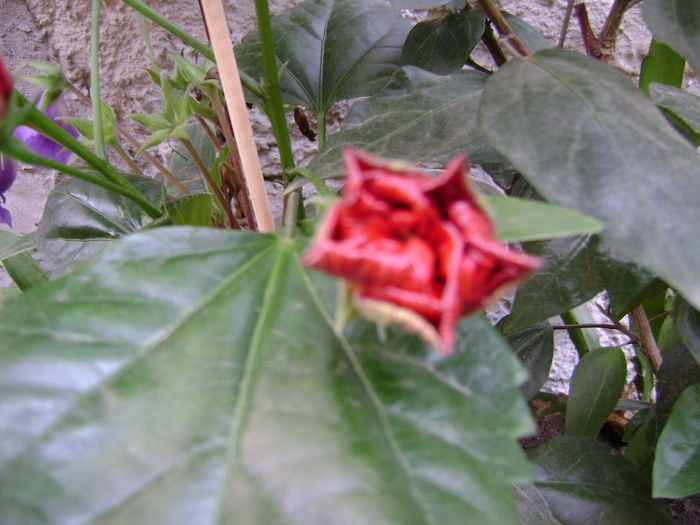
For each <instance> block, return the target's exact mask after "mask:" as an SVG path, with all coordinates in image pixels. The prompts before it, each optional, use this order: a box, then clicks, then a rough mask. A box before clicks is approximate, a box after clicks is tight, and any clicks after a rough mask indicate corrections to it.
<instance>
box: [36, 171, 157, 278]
mask: <svg viewBox="0 0 700 525" xmlns="http://www.w3.org/2000/svg"><path fill="white" fill-rule="evenodd" d="M127 179H128V180H129V181H130V182H131V183H132V184H133V185H134V187H135V188H136V189H137V190H139V191H140V192H141V193H143V194H144V195H145V196H146V198H148V199H149V200H150V201H151V202H153V203H154V204H155V205H156V206H160V205H161V203H162V200H163V197H164V195H163V185H162V184H161V183H160V182H158V181H156V180H155V179H150V178H146V177H138V176H135V175H134V176H127ZM143 219H144V217H143V215H142V211H141V208H139V207H138V206H137V205H136V204H134V203H133V202H131V201H130V200H129V199H127V198H125V197H122V196H121V195H117V194H115V193H112V192H110V191H108V190H105V189H104V188H101V187H99V186H95V185H94V184H91V183H89V182H85V181H83V180H81V179H69V180H67V181H65V182H62V183H61V184H59V185H58V186H56V188H54V190H53V191H52V192H51V193H50V194H49V198H48V200H47V201H46V207H45V208H44V216H43V217H42V218H41V222H39V228H38V229H37V232H36V236H35V238H34V247H35V248H36V254H35V255H34V257H35V258H36V259H38V260H39V261H40V262H39V267H40V268H41V269H42V270H43V271H45V272H47V273H48V276H49V278H50V279H53V278H55V277H58V276H61V275H64V274H66V273H68V272H70V271H71V270H72V269H73V268H74V267H75V266H76V265H77V264H79V263H81V262H83V261H86V260H87V259H88V258H90V256H91V255H93V254H95V252H97V251H98V250H99V249H100V248H103V247H104V245H105V244H106V243H108V242H111V241H113V240H115V239H118V238H119V237H122V236H124V235H127V234H129V233H133V232H135V231H137V230H139V229H140V228H141V227H142V226H143Z"/></svg>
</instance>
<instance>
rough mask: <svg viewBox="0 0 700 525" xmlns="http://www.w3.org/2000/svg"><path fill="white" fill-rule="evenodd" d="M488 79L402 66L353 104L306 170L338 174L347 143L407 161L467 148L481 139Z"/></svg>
mask: <svg viewBox="0 0 700 525" xmlns="http://www.w3.org/2000/svg"><path fill="white" fill-rule="evenodd" d="M487 78H488V76H487V75H485V74H484V73H479V72H477V71H457V72H455V73H452V74H451V75H446V76H439V75H435V74H432V73H428V72H427V71H423V70H421V69H418V68H414V67H411V66H406V67H403V68H401V69H400V70H398V71H397V72H396V74H395V75H394V76H393V78H392V79H391V82H390V83H389V84H388V85H387V87H386V89H384V90H383V91H382V92H381V93H378V94H377V95H375V96H373V97H370V98H368V99H367V100H362V101H360V102H357V103H356V104H355V105H354V106H353V107H352V109H351V110H350V112H349V113H348V115H347V117H346V118H345V120H344V121H343V124H342V126H341V129H340V131H339V132H337V133H335V134H333V135H331V136H330V137H329V139H328V142H327V143H326V147H325V148H324V149H323V151H321V152H320V153H319V155H318V156H316V157H315V158H314V159H313V160H312V161H311V163H310V164H309V169H311V171H313V172H315V173H316V174H317V175H319V176H321V177H324V178H326V177H338V176H341V175H342V173H343V164H342V160H341V152H342V150H343V148H344V147H345V146H348V145H352V146H355V147H356V148H360V149H362V150H364V151H367V152H369V153H374V154H375V155H381V156H384V157H390V158H400V159H403V160H405V161H407V162H424V161H428V160H432V159H435V158H437V157H444V156H445V155H448V154H451V153H453V152H455V151H457V150H460V149H462V150H466V146H467V145H468V144H471V143H475V142H476V141H477V140H478V139H479V138H480V137H481V133H480V132H479V130H478V126H477V119H476V116H477V109H478V107H479V100H480V99H481V91H482V89H483V87H484V83H485V82H486V79H487Z"/></svg>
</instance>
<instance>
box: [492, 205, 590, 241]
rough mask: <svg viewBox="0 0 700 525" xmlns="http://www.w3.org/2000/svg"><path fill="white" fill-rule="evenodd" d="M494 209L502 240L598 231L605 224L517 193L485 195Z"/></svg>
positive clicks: (537, 238)
mask: <svg viewBox="0 0 700 525" xmlns="http://www.w3.org/2000/svg"><path fill="white" fill-rule="evenodd" d="M484 199H485V201H486V202H487V203H488V208H489V210H490V211H492V212H493V218H494V226H495V227H496V236H497V237H498V238H499V239H500V240H501V241H503V242H516V241H517V242H524V241H533V240H544V239H554V238H557V237H570V236H573V235H584V234H588V233H597V232H599V231H600V230H602V229H603V225H602V224H600V223H599V222H598V221H597V220H595V219H593V218H591V217H588V216H586V215H582V214H580V213H578V212H575V211H572V210H569V209H567V208H562V207H560V206H553V205H551V204H547V203H546V202H538V201H533V200H528V199H517V198H514V197H485V198H484Z"/></svg>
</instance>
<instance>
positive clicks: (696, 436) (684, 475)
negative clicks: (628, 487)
mask: <svg viewBox="0 0 700 525" xmlns="http://www.w3.org/2000/svg"><path fill="white" fill-rule="evenodd" d="M653 472H654V475H653V487H654V497H655V498H683V497H685V496H690V495H691V494H695V493H697V492H700V383H696V384H694V385H691V386H689V387H688V388H687V389H686V390H685V391H684V392H683V393H682V394H681V396H680V397H679V398H678V400H677V401H676V404H675V405H674V407H673V411H672V412H671V417H669V418H668V422H667V423H666V426H665V427H664V430H663V432H661V436H660V437H659V443H658V446H657V450H656V458H655V459H654V471H653Z"/></svg>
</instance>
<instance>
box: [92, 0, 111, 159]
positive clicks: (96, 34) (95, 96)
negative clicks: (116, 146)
mask: <svg viewBox="0 0 700 525" xmlns="http://www.w3.org/2000/svg"><path fill="white" fill-rule="evenodd" d="M101 2H102V0H92V28H91V29H90V31H91V37H90V84H91V85H90V98H91V99H92V129H93V134H94V135H95V153H96V154H97V156H98V157H101V158H103V159H106V158H107V152H106V150H105V138H104V129H103V127H102V97H101V96H100V7H101Z"/></svg>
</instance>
